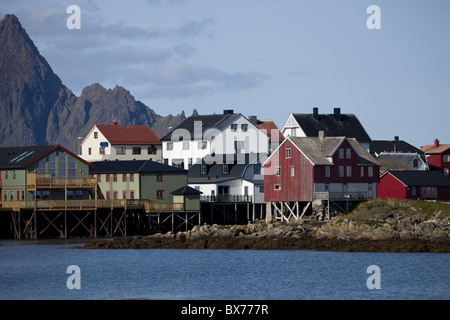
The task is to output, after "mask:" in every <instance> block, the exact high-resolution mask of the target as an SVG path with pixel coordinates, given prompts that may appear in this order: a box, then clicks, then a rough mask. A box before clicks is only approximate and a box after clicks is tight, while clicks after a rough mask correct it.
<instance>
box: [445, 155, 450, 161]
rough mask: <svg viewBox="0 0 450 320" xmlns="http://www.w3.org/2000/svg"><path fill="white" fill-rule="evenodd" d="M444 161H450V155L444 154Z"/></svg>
mask: <svg viewBox="0 0 450 320" xmlns="http://www.w3.org/2000/svg"><path fill="white" fill-rule="evenodd" d="M444 162H450V155H448V154H446V155H444Z"/></svg>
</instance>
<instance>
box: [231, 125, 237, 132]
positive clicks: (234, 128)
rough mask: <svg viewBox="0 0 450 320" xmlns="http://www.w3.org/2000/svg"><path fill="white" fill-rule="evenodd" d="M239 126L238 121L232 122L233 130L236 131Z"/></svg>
mask: <svg viewBox="0 0 450 320" xmlns="http://www.w3.org/2000/svg"><path fill="white" fill-rule="evenodd" d="M237 128H238V125H237V123H232V124H231V131H233V132H236V131H237Z"/></svg>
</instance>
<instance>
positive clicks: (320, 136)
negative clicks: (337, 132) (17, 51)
mask: <svg viewBox="0 0 450 320" xmlns="http://www.w3.org/2000/svg"><path fill="white" fill-rule="evenodd" d="M326 136H327V134H326V133H325V131H324V130H320V131H319V138H320V140H325V138H326Z"/></svg>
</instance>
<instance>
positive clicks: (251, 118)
mask: <svg viewBox="0 0 450 320" xmlns="http://www.w3.org/2000/svg"><path fill="white" fill-rule="evenodd" d="M248 121H250V123H251V124H253V125H255V126H256V125H257V124H258V120H257V117H256V116H248Z"/></svg>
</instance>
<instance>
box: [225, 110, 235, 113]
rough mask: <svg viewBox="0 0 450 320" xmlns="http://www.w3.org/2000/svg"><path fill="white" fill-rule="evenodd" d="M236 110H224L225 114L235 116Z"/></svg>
mask: <svg viewBox="0 0 450 320" xmlns="http://www.w3.org/2000/svg"><path fill="white" fill-rule="evenodd" d="M233 113H234V110H223V114H233Z"/></svg>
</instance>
